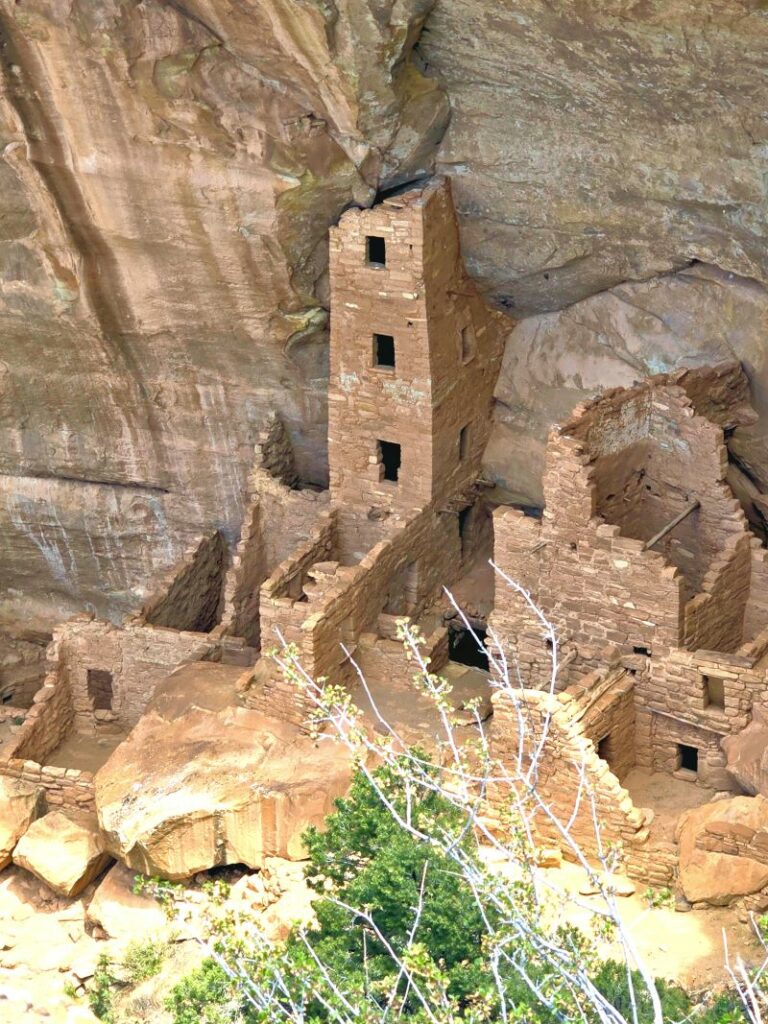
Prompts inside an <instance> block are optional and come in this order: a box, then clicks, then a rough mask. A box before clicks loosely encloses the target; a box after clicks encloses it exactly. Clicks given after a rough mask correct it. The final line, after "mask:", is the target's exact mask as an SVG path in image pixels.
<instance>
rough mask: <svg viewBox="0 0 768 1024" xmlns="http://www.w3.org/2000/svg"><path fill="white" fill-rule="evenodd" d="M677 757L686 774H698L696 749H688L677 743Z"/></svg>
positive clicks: (683, 744) (697, 752)
mask: <svg viewBox="0 0 768 1024" xmlns="http://www.w3.org/2000/svg"><path fill="white" fill-rule="evenodd" d="M677 756H678V760H679V762H680V767H681V768H683V769H684V770H685V771H687V772H698V770H699V751H698V750H697V748H696V747H688V746H686V744H685V743H678V745H677Z"/></svg>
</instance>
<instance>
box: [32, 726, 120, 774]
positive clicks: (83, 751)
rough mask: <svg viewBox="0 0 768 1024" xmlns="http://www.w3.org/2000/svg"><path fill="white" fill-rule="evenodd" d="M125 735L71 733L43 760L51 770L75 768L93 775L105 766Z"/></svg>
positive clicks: (115, 733) (118, 733) (116, 733)
mask: <svg viewBox="0 0 768 1024" xmlns="http://www.w3.org/2000/svg"><path fill="white" fill-rule="evenodd" d="M126 735H127V733H123V732H114V733H108V734H107V735H105V736H88V735H85V734H83V733H79V732H72V733H70V734H69V736H67V738H66V739H65V740H64V742H63V743H62V744H60V746H58V747H57V748H56V750H54V752H53V753H52V754H49V756H48V757H47V758H46V759H45V763H46V764H47V765H51V766H52V767H53V768H77V769H79V770H80V771H81V772H91V773H92V774H95V773H96V772H97V771H98V770H99V768H101V766H102V765H103V764H106V762H107V760H108V759H109V756H110V754H111V753H112V751H113V750H114V749H115V747H117V746H119V744H120V743H122V742H123V740H124V739H125V737H126Z"/></svg>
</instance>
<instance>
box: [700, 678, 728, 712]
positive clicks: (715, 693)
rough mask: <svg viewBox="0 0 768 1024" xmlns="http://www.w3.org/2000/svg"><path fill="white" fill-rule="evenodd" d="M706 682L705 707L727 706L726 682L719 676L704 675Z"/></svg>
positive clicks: (703, 679) (703, 681)
mask: <svg viewBox="0 0 768 1024" xmlns="http://www.w3.org/2000/svg"><path fill="white" fill-rule="evenodd" d="M701 681H702V683H703V684H704V707H705V708H721V709H722V708H724V707H725V682H724V680H722V679H718V678H717V676H704V675H703V676H702V677H701Z"/></svg>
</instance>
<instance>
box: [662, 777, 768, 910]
mask: <svg viewBox="0 0 768 1024" xmlns="http://www.w3.org/2000/svg"><path fill="white" fill-rule="evenodd" d="M677 839H678V842H679V844H680V885H681V886H682V889H683V892H684V893H685V897H686V899H687V900H688V901H689V902H691V903H710V904H712V905H714V906H725V905H727V904H729V903H732V902H733V901H734V900H736V899H738V898H739V897H740V896H747V895H749V894H750V893H755V892H759V891H760V890H761V889H763V888H765V887H766V886H768V800H765V799H764V798H763V797H761V796H755V797H751V796H736V797H732V798H731V799H728V800H716V801H715V802H714V803H709V804H702V805H701V806H700V807H695V808H693V809H692V810H690V811H687V812H686V813H685V814H684V815H683V816H682V817H681V819H680V821H679V823H678V826H677Z"/></svg>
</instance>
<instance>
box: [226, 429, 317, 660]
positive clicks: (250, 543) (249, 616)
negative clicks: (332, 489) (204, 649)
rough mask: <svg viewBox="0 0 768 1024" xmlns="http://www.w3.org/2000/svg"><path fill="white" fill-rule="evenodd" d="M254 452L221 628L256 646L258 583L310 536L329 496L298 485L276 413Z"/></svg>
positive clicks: (258, 613)
mask: <svg viewBox="0 0 768 1024" xmlns="http://www.w3.org/2000/svg"><path fill="white" fill-rule="evenodd" d="M255 454H256V465H255V468H254V470H253V472H252V474H251V478H250V487H249V494H248V500H247V503H246V511H245V516H244V517H243V526H242V530H241V533H240V540H239V542H238V544H237V547H236V549H235V552H234V554H233V556H232V563H231V565H230V568H229V570H228V572H227V575H226V579H225V582H224V611H223V614H222V618H221V627H220V632H221V633H222V634H223V635H229V636H242V637H244V638H245V640H246V641H247V643H248V644H250V645H251V647H254V648H259V647H260V644H261V633H262V630H261V622H260V612H259V601H260V591H261V586H262V584H263V583H264V582H265V581H266V580H267V578H268V577H269V576H270V574H271V573H272V572H273V571H274V570H275V569H276V568H277V567H278V566H279V565H280V564H281V563H282V562H284V561H285V560H286V559H288V558H289V557H290V555H291V553H292V552H293V550H294V548H295V547H296V546H297V545H300V544H302V543H303V542H305V541H306V540H307V539H308V538H309V537H310V535H311V534H312V532H313V530H314V529H315V526H316V525H317V520H318V516H320V515H322V513H323V512H324V511H325V510H326V508H327V505H328V497H329V496H328V492H327V491H317V490H311V489H305V490H300V489H298V477H297V476H296V469H295V464H294V460H293V449H292V448H291V446H290V441H289V440H288V437H287V434H286V432H285V430H284V428H283V427H282V424H281V422H280V420H279V419H277V417H276V416H275V417H273V418H272V419H271V421H270V423H269V425H268V426H267V428H266V429H265V431H263V432H262V434H261V436H260V438H259V441H258V443H257V444H256V446H255Z"/></svg>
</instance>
